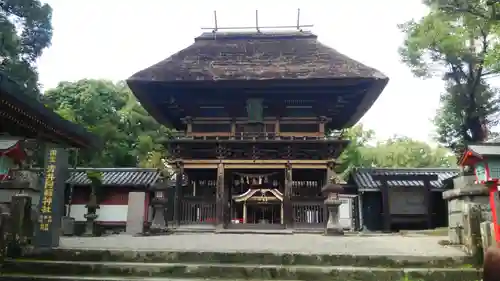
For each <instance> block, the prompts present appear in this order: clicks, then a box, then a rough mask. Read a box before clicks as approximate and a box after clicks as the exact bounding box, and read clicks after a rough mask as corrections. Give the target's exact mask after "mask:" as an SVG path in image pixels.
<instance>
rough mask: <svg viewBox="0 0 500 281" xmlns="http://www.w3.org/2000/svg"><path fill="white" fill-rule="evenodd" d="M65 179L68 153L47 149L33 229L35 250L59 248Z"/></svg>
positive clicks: (59, 149) (58, 149)
mask: <svg viewBox="0 0 500 281" xmlns="http://www.w3.org/2000/svg"><path fill="white" fill-rule="evenodd" d="M67 178H68V152H67V151H66V150H65V149H63V148H54V147H49V148H48V151H47V158H46V165H45V173H44V182H43V185H42V190H41V196H40V203H39V208H40V212H39V217H38V224H37V227H36V229H35V247H37V248H54V247H58V246H59V237H60V233H61V229H60V228H61V220H62V216H63V214H64V189H65V183H66V180H67Z"/></svg>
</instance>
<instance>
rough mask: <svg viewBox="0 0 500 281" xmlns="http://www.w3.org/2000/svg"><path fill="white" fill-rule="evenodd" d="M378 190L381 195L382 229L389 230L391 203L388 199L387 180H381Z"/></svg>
mask: <svg viewBox="0 0 500 281" xmlns="http://www.w3.org/2000/svg"><path fill="white" fill-rule="evenodd" d="M380 183H381V185H382V186H381V187H380V192H381V195H382V219H383V231H385V232H391V205H390V204H391V203H390V201H389V184H388V183H387V180H381V181H380Z"/></svg>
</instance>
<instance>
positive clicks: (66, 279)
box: [0, 274, 293, 281]
mask: <svg viewBox="0 0 500 281" xmlns="http://www.w3.org/2000/svg"><path fill="white" fill-rule="evenodd" d="M11 280H12V281H220V279H212V280H211V279H184V278H162V277H130V276H127V277H124V276H118V277H113V276H104V277H103V276H97V277H95V276H50V275H24V274H2V275H0V281H11ZM233 281H251V280H233ZM273 281H279V280H273ZM283 281H285V280H283ZM286 281H293V280H286Z"/></svg>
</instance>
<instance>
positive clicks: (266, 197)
mask: <svg viewBox="0 0 500 281" xmlns="http://www.w3.org/2000/svg"><path fill="white" fill-rule="evenodd" d="M279 175H280V173H279V172H276V173H268V174H244V173H234V176H235V177H237V179H236V180H235V181H233V183H234V186H233V195H232V196H231V202H230V205H231V223H230V226H231V227H232V228H247V229H248V228H259V229H280V228H284V221H283V193H282V192H281V191H280V186H282V185H281V184H280V181H279V180H278V179H277V177H278V176H279ZM234 191H236V192H234ZM238 191H239V192H238Z"/></svg>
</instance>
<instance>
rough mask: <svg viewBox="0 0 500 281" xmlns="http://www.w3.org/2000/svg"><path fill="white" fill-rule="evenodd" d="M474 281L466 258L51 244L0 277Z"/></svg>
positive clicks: (9, 264)
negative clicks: (85, 247)
mask: <svg viewBox="0 0 500 281" xmlns="http://www.w3.org/2000/svg"><path fill="white" fill-rule="evenodd" d="M207 279H208V280H210V279H211V280H307V281H323V280H324V281H326V280H328V281H365V280H366V281H368V280H370V281H371V280H373V281H375V280H377V281H431V280H432V281H445V280H446V281H478V280H481V273H480V270H477V269H475V268H474V267H473V266H472V265H470V264H469V262H468V260H467V258H431V257H404V256H392V257H387V256H353V255H317V254H272V253H238V252H229V253H222V252H216V253H211V252H165V251H127V250H117V251H104V250H102V251H101V250H63V249H59V250H53V251H51V252H45V253H32V254H29V255H27V256H25V257H23V258H21V259H7V260H5V261H4V264H3V266H2V268H1V273H0V280H2V281H3V280H5V281H7V280H9V281H20V280H33V281H34V280H47V281H49V280H68V281H70V280H71V281H73V280H74V281H77V280H102V281H107V280H109V281H111V280H143V281H153V280H156V281H161V280H163V281H165V280H179V281H182V280H207Z"/></svg>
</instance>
